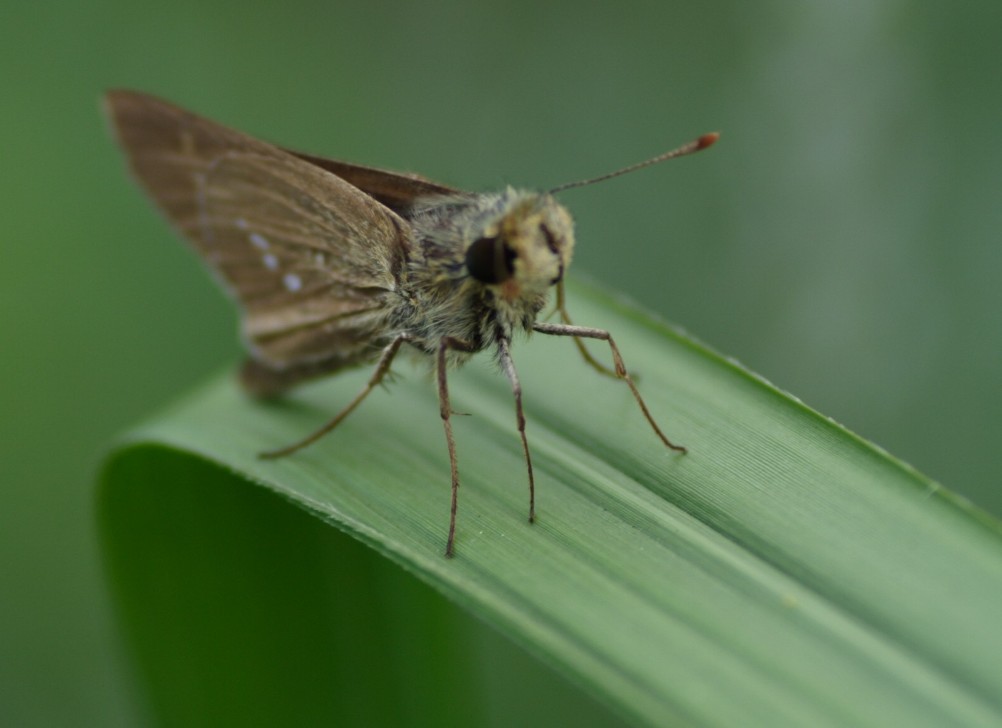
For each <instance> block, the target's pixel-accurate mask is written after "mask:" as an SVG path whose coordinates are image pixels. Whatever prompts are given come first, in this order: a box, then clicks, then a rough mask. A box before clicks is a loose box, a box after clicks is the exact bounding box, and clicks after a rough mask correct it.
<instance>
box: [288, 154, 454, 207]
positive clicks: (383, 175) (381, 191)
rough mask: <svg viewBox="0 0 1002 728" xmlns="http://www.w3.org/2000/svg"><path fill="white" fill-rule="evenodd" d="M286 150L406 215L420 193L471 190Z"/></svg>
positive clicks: (421, 195)
mask: <svg viewBox="0 0 1002 728" xmlns="http://www.w3.org/2000/svg"><path fill="white" fill-rule="evenodd" d="M285 151H287V152H289V153H290V154H294V155H295V156H297V157H299V158H300V159H303V160H306V161H307V162H310V163H311V164H315V165H316V166H318V167H320V168H321V169H326V170H327V171H328V172H332V173H333V174H336V175H337V176H338V177H340V178H341V179H343V180H344V181H345V182H347V183H348V184H350V185H352V186H353V187H357V188H358V189H360V190H362V192H364V193H365V194H367V195H369V196H370V197H374V198H375V199H376V200H378V201H379V202H381V203H382V204H384V205H386V206H387V207H388V208H390V209H391V210H393V211H394V212H396V213H400V214H404V215H406V213H407V210H408V208H409V207H410V206H411V205H412V204H413V203H414V200H416V199H417V198H418V197H428V196H432V195H449V196H455V195H463V194H468V193H465V192H462V191H461V190H457V189H455V188H454V187H447V186H446V185H443V184H439V183H438V182H433V181H431V180H430V179H426V178H425V177H422V176H420V175H417V174H404V173H401V172H390V171H388V170H385V169H377V168H375V167H364V166H362V165H359V164H349V163H348V162H339V161H337V160H336V159H327V158H326V157H317V156H315V155H312V154H303V153H302V152H295V151H291V150H288V149H287V150H285Z"/></svg>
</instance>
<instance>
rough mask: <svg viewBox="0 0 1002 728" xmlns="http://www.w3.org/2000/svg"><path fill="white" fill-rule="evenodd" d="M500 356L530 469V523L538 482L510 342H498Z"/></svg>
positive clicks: (534, 515)
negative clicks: (533, 467) (534, 473)
mask: <svg viewBox="0 0 1002 728" xmlns="http://www.w3.org/2000/svg"><path fill="white" fill-rule="evenodd" d="M498 354H499V355H500V360H501V369H502V371H504V375H505V376H506V377H507V378H508V382H509V384H511V393H512V394H513V395H514V397H515V417H516V418H517V421H518V434H519V436H520V437H521V438H522V452H523V453H525V465H526V467H527V468H528V469H529V523H534V522H535V520H536V481H535V478H534V477H533V475H532V457H530V455H529V441H528V440H527V439H526V437H525V414H524V413H523V412H522V385H521V384H520V383H519V381H518V372H517V371H515V362H514V361H512V358H511V351H510V350H509V342H508V340H507V339H501V340H500V341H499V342H498Z"/></svg>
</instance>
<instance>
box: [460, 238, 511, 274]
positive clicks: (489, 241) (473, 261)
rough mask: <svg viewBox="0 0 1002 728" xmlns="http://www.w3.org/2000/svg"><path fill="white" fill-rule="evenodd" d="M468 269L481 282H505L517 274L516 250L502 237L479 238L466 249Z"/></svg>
mask: <svg viewBox="0 0 1002 728" xmlns="http://www.w3.org/2000/svg"><path fill="white" fill-rule="evenodd" d="M466 269H467V270H469V271H470V275H471V276H473V277H474V278H475V279H476V280H478V281H480V282H481V283H491V284H494V283H504V282H505V281H506V280H508V279H509V278H511V277H512V276H513V275H514V274H515V251H514V250H512V249H511V248H509V247H508V246H507V245H505V244H504V241H503V240H502V239H501V238H500V237H496V236H495V237H493V238H478V239H477V240H474V241H473V244H472V245H470V247H469V248H468V249H467V251H466Z"/></svg>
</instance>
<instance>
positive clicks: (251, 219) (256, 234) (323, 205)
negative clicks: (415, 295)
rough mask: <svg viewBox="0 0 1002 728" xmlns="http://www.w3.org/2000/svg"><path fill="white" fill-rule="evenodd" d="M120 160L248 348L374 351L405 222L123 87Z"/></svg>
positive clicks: (342, 185) (319, 173) (327, 360)
mask: <svg viewBox="0 0 1002 728" xmlns="http://www.w3.org/2000/svg"><path fill="white" fill-rule="evenodd" d="M107 108H108V113H109V117H110V118H111V120H112V122H113V124H114V127H115V131H116V133H117V136H118V139H119V141H120V143H121V145H122V147H123V148H124V149H125V151H126V154H127V156H128V160H129V165H130V167H131V169H132V171H133V172H134V174H135V175H136V177H137V178H138V180H139V181H140V183H141V184H142V185H143V187H144V188H145V189H146V191H147V192H148V193H149V194H150V196H151V197H152V198H153V199H154V201H155V202H156V203H157V206H158V207H159V208H160V209H161V210H162V211H163V212H164V214H165V215H166V216H167V218H168V219H169V220H170V221H171V222H172V223H173V224H174V225H175V227H177V228H178V229H179V230H180V231H181V232H182V233H183V234H184V236H185V237H186V238H187V239H188V240H189V241H191V243H192V244H193V245H194V247H195V248H196V249H197V250H198V252H199V253H200V254H201V255H202V257H203V258H204V259H205V260H206V262H207V263H208V264H209V265H210V267H211V268H212V270H213V271H214V273H215V274H216V275H217V277H218V278H219V279H220V281H221V283H222V284H223V285H224V287H225V288H226V289H227V290H228V291H229V292H230V293H231V294H232V296H233V297H234V298H235V299H236V300H237V301H238V302H239V303H240V304H241V306H242V307H243V313H244V316H243V325H244V334H245V338H246V340H247V343H248V346H249V347H250V350H251V354H252V356H253V357H254V358H255V359H257V360H258V361H259V363H260V364H262V365H265V366H266V367H269V368H273V369H275V370H284V369H295V368H298V367H306V368H311V366H312V368H313V369H316V366H315V365H316V364H317V363H320V362H323V363H324V365H323V366H324V368H325V369H326V370H333V369H336V368H338V367H340V366H345V365H350V364H354V363H358V362H360V361H365V360H367V359H370V358H372V357H373V356H374V355H376V354H378V349H379V344H380V341H379V339H380V338H381V337H383V336H385V328H386V318H387V316H388V315H389V312H390V310H391V307H392V304H393V300H394V291H395V286H396V280H397V275H398V274H399V272H400V270H401V267H402V266H403V265H404V263H405V260H406V255H407V250H408V248H409V244H410V243H409V229H410V228H409V225H408V223H406V222H405V221H404V220H403V219H402V218H401V217H399V216H398V215H397V214H395V213H394V212H392V211H391V210H389V209H388V208H387V207H385V206H383V205H382V204H380V203H379V202H377V201H376V200H374V199H373V198H372V197H370V196H368V195H366V194H365V193H363V192H361V191H360V190H359V189H357V188H356V187H354V186H352V185H350V184H348V183H347V182H345V181H344V180H342V179H340V178H339V177H337V176H336V175H334V174H332V173H330V172H328V171H325V170H323V169H321V168H319V167H317V166H316V165H314V164H311V163H310V162H309V161H307V160H304V159H301V158H299V157H297V156H295V155H293V154H290V153H288V152H285V151H283V150H281V149H279V148H277V147H274V146H272V145H270V144H267V143H265V142H261V141H258V140H256V139H253V138H251V137H248V136H246V135H244V134H241V133H239V132H236V131H233V130H231V129H228V128H226V127H224V126H221V125H219V124H216V123H214V122H211V121H209V120H207V119H203V118H201V117H199V116H196V115H194V114H191V113H190V112H187V111H184V110H182V109H180V108H178V107H175V106H173V105H171V104H168V103H166V102H163V101H160V100H159V99H156V98H153V97H150V96H147V95H144V94H139V93H134V92H130V91H114V92H111V93H109V94H108V96H107Z"/></svg>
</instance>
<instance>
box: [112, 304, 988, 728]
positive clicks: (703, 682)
mask: <svg viewBox="0 0 1002 728" xmlns="http://www.w3.org/2000/svg"><path fill="white" fill-rule="evenodd" d="M571 293H572V294H573V295H572V296H571V299H570V305H571V311H572V313H573V314H574V316H575V319H576V321H577V322H578V323H583V324H587V325H589V326H600V327H603V328H607V329H609V330H610V331H612V332H613V334H614V335H615V337H616V341H617V343H618V344H619V346H620V349H621V350H622V352H623V356H624V358H625V360H626V363H627V365H628V366H629V367H630V368H631V369H632V370H633V371H636V372H638V373H639V374H640V385H639V386H640V389H641V391H642V393H643V394H644V396H645V398H646V399H647V403H648V405H649V406H650V409H651V411H652V412H653V413H654V416H655V417H656V418H657V419H658V421H659V423H660V424H661V426H662V428H663V429H664V430H665V432H666V433H667V434H668V436H669V437H671V438H672V439H673V440H676V441H678V442H680V443H682V444H684V445H686V446H687V447H688V448H689V453H688V454H687V455H684V456H683V455H678V454H674V453H672V452H670V451H668V450H667V449H665V448H664V447H663V445H661V443H660V442H659V441H658V440H657V438H656V437H655V435H654V434H653V433H652V432H651V431H650V428H649V427H648V425H647V424H646V422H645V421H644V419H643V417H642V416H641V414H640V412H639V411H638V410H637V407H636V404H635V403H634V401H633V399H632V397H631V396H630V393H629V390H628V389H627V388H626V386H625V385H624V384H623V383H622V382H617V381H615V380H612V379H609V378H606V377H600V376H598V375H597V374H596V373H595V372H594V371H593V370H591V369H590V368H589V367H587V366H585V365H584V364H583V363H582V362H581V360H580V357H579V356H578V354H577V352H576V351H575V350H574V347H573V345H572V343H571V342H570V341H569V340H566V339H553V338H548V337H543V336H538V335H537V336H535V337H533V338H532V340H531V341H530V342H528V343H524V342H523V343H521V344H520V345H517V346H516V348H515V352H514V353H515V357H516V362H517V363H518V365H519V369H520V373H521V379H522V386H523V390H524V397H525V402H526V413H527V418H528V436H529V444H530V447H531V448H532V454H533V463H534V465H535V467H536V481H537V508H538V521H537V523H535V524H534V525H530V524H529V523H528V522H527V519H526V516H527V507H528V504H527V500H528V498H527V486H526V482H525V481H526V476H525V466H524V463H523V459H522V454H521V447H520V444H519V440H518V435H517V432H516V430H515V421H514V420H515V417H514V407H513V404H512V399H511V394H510V392H509V390H508V386H507V383H506V382H505V380H504V378H503V377H502V376H501V375H500V374H498V373H497V372H496V371H494V370H493V368H492V365H491V362H490V358H489V357H486V356H484V357H480V359H482V360H483V361H479V360H475V362H474V363H471V364H470V365H468V366H467V367H465V368H464V369H462V370H459V371H457V372H454V373H452V375H451V377H450V386H451V392H452V397H453V402H452V404H453V407H454V408H455V409H456V410H457V411H460V412H468V413H470V414H471V415H472V416H470V417H456V418H454V420H453V422H454V426H455V429H456V439H457V447H458V455H459V467H460V473H461V478H462V483H463V485H462V488H461V490H460V499H459V521H458V536H457V541H456V551H457V554H456V557H455V558H453V559H446V558H444V557H443V549H444V545H445V536H446V529H447V525H448V508H449V464H448V456H447V453H446V449H445V442H444V438H443V435H442V428H441V422H440V420H439V416H438V404H437V400H436V394H435V389H434V385H433V383H432V382H431V381H430V379H429V377H427V376H426V375H425V374H423V373H418V372H421V371H422V370H420V369H417V370H415V371H413V372H407V374H406V376H402V377H400V378H399V379H398V381H396V382H394V384H393V385H392V386H391V387H389V390H390V391H386V392H384V391H377V392H374V393H373V394H372V395H371V396H370V397H369V399H368V400H367V401H366V402H365V403H364V405H363V406H362V407H361V408H360V409H359V410H358V411H357V412H355V413H354V414H352V416H351V417H350V418H349V419H348V420H347V421H345V422H344V423H343V424H342V425H341V426H340V427H339V428H338V429H337V431H335V432H334V433H332V434H330V435H328V436H327V437H326V438H324V439H323V440H321V441H320V442H318V443H316V444H315V445H313V446H311V447H310V448H308V449H306V450H303V451H301V452H299V453H297V454H295V455H293V456H291V457H288V458H285V459H282V460H278V461H263V460H259V459H258V458H257V457H256V456H255V453H257V452H259V451H261V450H263V449H268V448H274V447H277V446H280V445H283V444H287V443H288V442H291V441H294V440H296V439H298V438H300V437H302V436H303V435H304V434H307V433H308V432H310V431H311V430H312V429H314V428H315V427H317V426H318V425H319V424H321V423H322V422H323V421H324V420H325V419H326V418H329V417H330V416H331V415H332V414H334V413H335V412H336V411H338V410H339V409H340V407H341V406H343V404H344V403H345V402H347V401H348V399H349V398H350V397H351V396H353V395H354V394H355V392H356V391H357V390H358V389H359V388H360V387H361V386H362V384H363V382H364V381H365V379H366V378H367V376H368V373H367V372H364V371H359V372H352V373H350V374H346V375H342V376H338V377H336V378H333V379H330V380H326V381H323V382H318V383H316V384H311V385H309V386H306V387H303V388H302V389H300V390H297V391H296V393H295V394H294V395H293V396H292V397H290V398H289V399H287V400H284V401H282V402H280V403H273V404H264V403H261V402H256V401H252V400H250V399H248V398H246V397H244V396H243V395H242V394H241V393H240V392H239V391H238V388H237V387H236V385H235V384H234V383H233V382H232V379H231V377H230V376H229V375H227V376H226V377H225V378H223V379H221V380H219V381H216V382H213V383H211V384H210V385H208V386H207V387H205V388H204V389H202V390H201V391H198V392H196V393H195V394H194V395H193V396H191V397H190V398H188V399H186V400H185V401H183V402H181V403H180V404H178V405H177V406H175V407H174V408H173V409H171V410H170V411H168V412H166V413H164V414H162V415H161V416H159V417H157V418H155V419H154V420H152V421H151V422H149V423H147V424H146V425H144V426H142V427H141V428H139V429H138V430H136V431H135V432H134V433H132V434H131V435H130V436H129V438H128V439H127V441H126V443H125V444H124V445H123V446H122V447H120V448H119V449H118V450H117V451H116V452H115V453H114V454H113V456H112V457H111V458H110V459H109V461H108V464H107V466H106V469H105V471H104V474H103V482H102V491H101V500H100V509H101V517H102V526H103V529H102V532H103V534H104V538H105V552H106V554H107V560H108V564H109V571H110V574H111V575H112V580H113V583H114V586H115V590H116V594H117V596H118V603H119V605H120V613H121V615H122V618H123V623H124V625H125V629H126V633H127V635H128V637H129V643H130V645H131V646H132V649H133V652H134V654H135V655H136V660H137V664H138V666H139V668H140V671H141V676H142V677H141V682H142V684H143V685H144V689H145V691H146V695H147V697H148V699H149V700H148V702H149V705H150V709H151V711H152V713H153V715H155V716H156V719H157V720H158V721H162V722H166V723H170V724H184V725H194V724H198V723H201V724H219V723H221V722H226V723H231V724H232V723H236V724H251V723H257V724H277V723H284V724H292V723H296V722H298V723H299V724H314V723H327V724H334V723H338V724H344V723H345V721H346V720H349V721H351V720H354V721H358V722H363V721H364V722H366V723H368V724H379V723H383V724H394V725H396V724H401V723H409V724H435V725H448V724H459V723H463V724H467V725H469V724H474V725H476V724H481V723H492V724H531V723H533V722H534V723H535V724H538V725H545V724H553V722H554V721H557V720H559V719H560V718H561V717H564V718H566V717H567V716H568V715H571V714H572V713H571V712H568V711H573V710H575V709H576V710H577V711H578V714H579V717H581V718H582V719H583V718H590V717H597V718H601V720H602V721H607V720H613V719H612V718H611V717H609V716H606V715H604V714H603V713H602V711H601V710H600V709H596V708H595V706H593V705H592V704H591V703H590V697H589V696H594V697H595V698H597V699H598V700H599V701H601V703H603V704H604V705H606V706H609V707H610V708H611V709H612V710H613V711H614V712H615V714H618V715H619V716H621V717H624V718H626V719H627V720H629V721H631V722H634V723H640V724H649V725H677V724H692V725H721V726H735V725H741V726H755V725H764V726H775V725H810V726H825V725H834V726H845V725H853V726H888V725H909V726H923V725H928V726H945V725H989V724H995V725H997V724H999V723H1002V636H1000V635H1002V630H999V629H998V618H999V615H1000V614H1002V540H1000V533H1002V531H1000V528H999V524H998V523H996V522H995V521H993V520H991V519H989V518H988V517H987V516H985V515H984V514H982V513H980V512H978V511H977V510H976V509H974V508H973V507H971V506H970V505H969V504H968V503H966V502H963V501H961V500H960V499H958V498H956V497H955V496H952V495H951V494H949V493H948V492H946V491H944V490H942V489H941V488H939V487H938V486H937V485H936V484H934V483H932V482H930V481H929V480H927V479H926V478H924V477H922V476H921V475H919V474H918V473H916V472H915V471H914V470H912V469H911V468H909V467H907V466H906V465H904V464H902V463H900V462H899V461H897V460H895V459H893V458H892V457H890V456H889V455H887V454H886V453H884V452H883V451H881V450H879V449H878V448H876V447H874V446H873V445H870V444H868V443H866V442H864V441H862V440H861V439H859V438H858V437H856V436H854V435H852V434H851V433H849V432H847V431H846V430H845V429H843V428H842V427H840V426H839V425H837V424H835V423H833V422H832V421H830V420H828V419H826V418H824V417H822V416H820V415H818V414H817V413H815V412H813V411H811V410H810V409H808V408H807V407H805V406H804V405H803V404H801V403H800V402H798V401H796V400H795V399H793V398H791V397H789V396H788V395H785V394H783V393H781V392H779V391H777V390H776V389H774V388H773V387H772V386H770V385H769V384H768V383H766V382H764V381H762V380H761V379H760V378H757V377H755V376H754V375H751V374H749V373H748V372H747V371H745V370H744V369H742V368H741V367H740V366H738V365H737V364H735V363H733V362H730V361H727V360H724V359H722V358H721V357H719V356H718V355H716V354H714V353H713V352H710V351H708V350H707V349H706V348H705V347H703V346H701V345H699V344H697V343H694V342H693V341H691V340H690V339H688V338H686V337H685V336H682V335H680V334H678V333H676V332H675V331H673V330H671V329H669V328H667V327H665V326H664V325H662V324H659V323H657V322H655V321H652V320H651V319H650V318H649V317H647V316H646V315H644V314H642V313H640V312H638V311H636V310H635V309H633V308H631V307H629V306H628V305H625V304H623V303H621V302H618V301H616V300H614V299H612V298H611V297H609V296H608V295H606V294H604V293H602V292H600V291H597V290H595V289H590V288H588V289H584V288H581V287H578V288H575V289H574V290H572V292H571ZM591 348H592V350H593V351H594V352H595V354H596V355H601V356H607V354H608V352H607V351H604V350H602V347H601V346H598V345H593V346H592V347H591ZM398 368H399V369H400V370H401V371H403V370H404V369H406V367H398ZM258 486H264V487H258ZM274 494H277V495H278V496H279V497H276V496H275V495H274ZM288 503H291V504H294V505H295V506H299V507H300V508H301V509H303V511H306V512H308V513H310V514H313V515H314V516H319V518H312V517H310V516H307V515H305V514H304V512H303V511H301V510H299V509H296V508H291V507H289V506H288V505H287V504H288ZM331 526H334V527H336V529H340V530H341V531H344V532H346V533H348V534H350V535H351V536H354V537H355V538H357V539H358V540H359V541H361V542H363V543H365V544H367V545H368V546H371V547H372V549H368V548H365V547H362V546H360V545H358V544H357V543H356V542H354V541H353V540H352V539H350V538H347V537H344V536H341V535H339V534H338V533H337V531H336V529H335V528H331ZM383 557H386V558H383ZM394 564H395V565H399V566H402V567H403V570H401V569H399V568H397V566H395V565H394ZM406 572H409V573H410V574H413V575H415V576H416V577H417V578H418V579H419V580H420V581H422V582H425V583H426V584H428V585H430V586H431V587H433V590H434V591H432V590H429V589H427V588H425V587H424V586H422V585H420V584H418V583H417V582H416V581H414V580H413V579H412V578H411V577H410V576H408V575H407V574H406ZM436 593H441V594H444V595H445V596H446V597H447V598H448V599H449V600H450V601H452V602H454V603H455V604H456V605H458V607H459V609H456V608H453V607H449V606H447V605H445V604H444V603H443V601H442V600H441V599H440V598H439V597H438V596H436ZM464 613H468V614H470V615H473V616H474V617H475V618H476V619H477V620H482V621H483V622H484V623H486V624H488V625H491V626H492V627H493V628H496V630H498V632H500V633H501V634H503V635H506V636H507V637H509V638H510V639H511V640H513V641H514V642H515V643H517V644H518V645H521V646H522V647H524V648H525V649H527V650H528V651H529V652H531V653H532V654H534V655H535V656H537V657H538V658H539V659H540V660H541V661H542V662H543V663H545V664H546V665H549V666H552V667H553V668H555V669H556V670H557V671H558V672H559V673H562V674H563V675H565V676H567V677H568V678H570V680H571V681H572V682H573V683H575V684H577V685H578V686H579V687H580V688H581V689H582V692H580V693H579V694H577V695H576V696H575V693H574V692H573V691H569V690H567V689H565V688H563V687H562V686H561V684H560V683H559V682H556V681H554V680H552V679H550V678H549V677H548V672H547V671H546V670H544V669H543V668H539V667H535V666H533V663H532V662H530V661H528V660H525V659H522V658H520V657H518V656H517V655H515V656H512V654H511V653H510V652H509V653H507V656H505V657H504V658H503V659H502V658H500V657H498V655H499V654H500V653H501V652H503V651H504V650H505V648H504V647H503V646H502V643H501V642H500V641H494V642H491V639H492V638H491V637H489V636H486V637H485V636H484V634H483V633H482V632H478V631H477V630H476V627H475V626H474V623H473V622H472V621H471V620H470V619H469V618H468V617H466V616H465V615H464ZM522 678H525V679H522ZM540 686H542V687H540ZM568 696H570V698H569V699H570V703H568V702H566V700H565V699H567V698H568ZM561 701H563V702H561ZM569 705H570V706H571V707H569ZM573 706H577V707H576V708H575V707H573ZM518 716H521V717H518Z"/></svg>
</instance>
